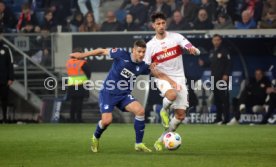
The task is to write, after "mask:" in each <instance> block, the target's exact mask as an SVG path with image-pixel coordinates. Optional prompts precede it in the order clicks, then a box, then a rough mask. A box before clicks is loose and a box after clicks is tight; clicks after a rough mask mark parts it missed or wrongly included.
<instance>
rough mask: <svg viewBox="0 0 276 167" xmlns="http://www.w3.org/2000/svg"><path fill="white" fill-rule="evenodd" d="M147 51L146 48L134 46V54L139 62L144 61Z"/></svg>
mask: <svg viewBox="0 0 276 167" xmlns="http://www.w3.org/2000/svg"><path fill="white" fill-rule="evenodd" d="M145 53H146V48H142V47H134V48H133V56H134V59H135V61H136V62H137V63H140V62H142V61H143V59H144V57H145Z"/></svg>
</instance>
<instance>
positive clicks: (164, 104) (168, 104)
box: [163, 97, 172, 110]
mask: <svg viewBox="0 0 276 167" xmlns="http://www.w3.org/2000/svg"><path fill="white" fill-rule="evenodd" d="M171 104H172V101H170V100H169V99H167V98H166V97H164V98H163V108H164V109H165V110H167V109H168V108H169V107H170V106H171Z"/></svg>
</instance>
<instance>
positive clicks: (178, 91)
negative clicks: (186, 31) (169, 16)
mask: <svg viewBox="0 0 276 167" xmlns="http://www.w3.org/2000/svg"><path fill="white" fill-rule="evenodd" d="M151 20H152V27H153V28H154V30H155V32H156V35H155V36H154V37H153V38H152V39H151V40H150V41H149V42H148V43H147V49H146V54H145V58H144V61H145V62H146V63H147V64H150V63H152V62H155V63H157V66H156V69H158V70H159V71H161V72H162V73H164V74H166V75H167V76H168V77H169V78H170V80H169V81H166V80H162V79H158V78H155V82H156V85H157V87H158V89H159V90H160V92H161V95H162V96H163V97H164V98H163V108H162V109H161V111H160V116H161V120H162V125H163V126H164V128H165V132H164V133H163V134H162V135H161V137H160V138H159V139H158V140H157V141H156V142H155V144H154V148H155V149H156V150H157V151H162V139H163V135H164V134H165V133H166V132H168V131H175V130H176V128H177V127H178V125H179V124H180V123H181V122H182V121H183V120H184V119H185V116H186V109H187V108H188V107H189V103H188V90H187V87H186V78H185V75H184V68H183V61H182V51H183V49H186V50H187V51H188V52H189V53H190V54H193V55H198V54H199V50H198V49H197V48H195V47H194V46H193V45H192V44H191V43H190V42H189V41H188V40H187V39H186V38H185V37H184V36H182V35H181V34H178V33H173V32H167V31H166V17H165V15H164V14H163V13H155V14H153V15H152V16H151ZM170 108H173V109H174V110H175V115H174V117H173V118H172V119H171V121H170V122H169V116H168V115H169V114H168V112H169V111H168V110H169V109H170Z"/></svg>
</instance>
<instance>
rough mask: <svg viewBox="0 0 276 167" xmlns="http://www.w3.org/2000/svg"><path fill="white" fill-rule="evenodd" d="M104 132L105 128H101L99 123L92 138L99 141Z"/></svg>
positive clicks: (100, 122)
mask: <svg viewBox="0 0 276 167" xmlns="http://www.w3.org/2000/svg"><path fill="white" fill-rule="evenodd" d="M105 130H106V127H103V126H102V121H99V123H98V125H97V128H96V130H95V133H94V136H95V137H96V138H97V139H99V138H100V137H101V135H102V133H103V132H104V131H105Z"/></svg>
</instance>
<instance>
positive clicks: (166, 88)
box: [155, 78, 177, 100]
mask: <svg viewBox="0 0 276 167" xmlns="http://www.w3.org/2000/svg"><path fill="white" fill-rule="evenodd" d="M155 83H156V86H157V88H158V89H159V91H160V92H161V96H163V97H167V98H168V99H169V100H175V98H176V96H177V94H176V91H175V89H174V88H173V87H172V86H171V84H170V83H169V82H168V81H166V80H162V79H157V78H156V79H155Z"/></svg>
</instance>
